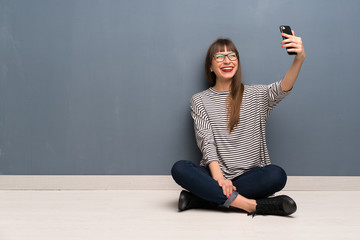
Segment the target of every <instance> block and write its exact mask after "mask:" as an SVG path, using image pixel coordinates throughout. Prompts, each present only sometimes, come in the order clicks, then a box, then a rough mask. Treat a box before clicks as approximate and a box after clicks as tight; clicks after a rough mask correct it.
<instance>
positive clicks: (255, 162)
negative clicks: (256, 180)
mask: <svg viewBox="0 0 360 240" xmlns="http://www.w3.org/2000/svg"><path fill="white" fill-rule="evenodd" d="M228 94H229V91H223V92H222V91H216V90H214V89H213V88H209V89H207V90H205V91H202V92H200V93H197V94H195V95H194V96H193V97H192V98H191V103H190V107H191V116H192V118H193V119H194V129H195V137H196V142H197V145H198V147H199V148H200V150H201V152H202V154H203V157H202V159H201V161H200V165H202V166H207V165H208V164H209V163H210V162H213V161H218V162H219V165H220V168H221V170H222V172H223V175H224V177H225V178H227V179H233V178H235V177H237V176H240V175H241V174H243V173H244V172H246V171H247V170H249V169H251V168H254V167H262V166H265V165H268V164H270V157H269V154H268V149H267V145H266V136H265V134H266V120H267V118H268V116H269V115H270V113H271V111H272V110H273V109H274V107H275V106H276V105H277V104H278V103H279V102H280V101H281V100H282V99H283V98H284V97H286V96H287V95H288V94H289V92H284V91H282V89H281V86H280V82H275V83H273V84H270V85H252V86H250V85H245V88H244V95H243V100H242V104H241V107H240V122H239V124H238V125H237V126H236V127H235V128H234V130H233V131H232V132H231V133H229V132H228V129H227V121H228V116H227V112H226V99H227V96H228Z"/></svg>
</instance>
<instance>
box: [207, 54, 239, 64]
mask: <svg viewBox="0 0 360 240" xmlns="http://www.w3.org/2000/svg"><path fill="white" fill-rule="evenodd" d="M226 56H227V57H228V58H229V60H230V61H236V60H237V57H236V53H233V52H232V53H228V54H220V53H219V54H215V55H214V56H213V58H214V59H215V61H217V62H223V61H224V60H225V57H226Z"/></svg>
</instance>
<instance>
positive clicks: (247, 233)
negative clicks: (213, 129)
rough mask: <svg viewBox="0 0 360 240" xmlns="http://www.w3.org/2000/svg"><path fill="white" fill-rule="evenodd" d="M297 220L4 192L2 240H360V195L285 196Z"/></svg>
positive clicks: (135, 195)
mask: <svg viewBox="0 0 360 240" xmlns="http://www.w3.org/2000/svg"><path fill="white" fill-rule="evenodd" d="M282 193H284V194H287V195H289V196H291V197H293V198H294V199H295V200H296V202H297V205H298V211H297V212H296V213H295V214H294V215H293V216H292V217H277V216H255V217H254V218H251V217H249V216H247V215H246V214H244V213H239V212H224V211H212V210H188V211H185V212H181V213H179V212H177V199H178V195H179V191H171V190H167V191H157V190H152V191H144V190H141V191H135V190H102V191H101V190H92V191H75V190H74V191H30V190H28V191H20V190H2V191H0V239H1V240H15V239H16V240H18V239H21V240H23V239H24V240H25V239H26V240H29V239H36V240H43V239H44V240H45V239H46V240H50V239H51V240H57V239H64V240H65V239H66V240H70V239H81V240H83V239H84V240H85V239H86V240H90V239H96V240H100V239H104V240H105V239H106V240H111V239H117V240H120V239H167V240H171V239H197V240H201V239H206V240H210V239H227V240H229V239H266V240H271V239H277V240H278V239H305V240H311V239H326V240H329V239H337V240H338V239H360V217H359V214H360V205H359V203H360V192H359V191H337V192H330V191H321V192H319V191H292V192H290V191H284V192H282Z"/></svg>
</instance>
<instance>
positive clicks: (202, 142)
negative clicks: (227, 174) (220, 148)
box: [190, 96, 219, 167]
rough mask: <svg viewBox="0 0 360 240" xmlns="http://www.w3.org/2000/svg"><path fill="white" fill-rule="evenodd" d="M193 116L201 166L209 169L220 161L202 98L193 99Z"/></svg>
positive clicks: (191, 105)
mask: <svg viewBox="0 0 360 240" xmlns="http://www.w3.org/2000/svg"><path fill="white" fill-rule="evenodd" d="M190 107H191V116H192V118H193V119H194V130H195V137H196V143H197V145H198V147H199V149H200V150H201V152H202V155H203V157H202V159H201V161H200V165H201V166H204V167H207V166H208V165H209V163H211V162H213V161H219V158H218V156H217V151H216V146H215V140H214V136H213V131H212V128H211V124H210V122H209V119H208V116H207V114H206V111H205V109H204V107H203V105H202V101H201V98H200V97H195V96H193V97H192V98H191V104H190Z"/></svg>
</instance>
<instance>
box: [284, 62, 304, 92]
mask: <svg viewBox="0 0 360 240" xmlns="http://www.w3.org/2000/svg"><path fill="white" fill-rule="evenodd" d="M304 59H305V58H296V57H295V58H294V61H293V63H292V64H291V66H290V68H289V70H288V71H287V73H286V74H285V76H284V78H283V79H282V81H281V89H282V90H283V91H285V92H286V91H290V90H291V89H292V88H293V86H294V84H295V81H296V79H297V77H298V75H299V73H300V69H301V66H302V64H303V62H304Z"/></svg>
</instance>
